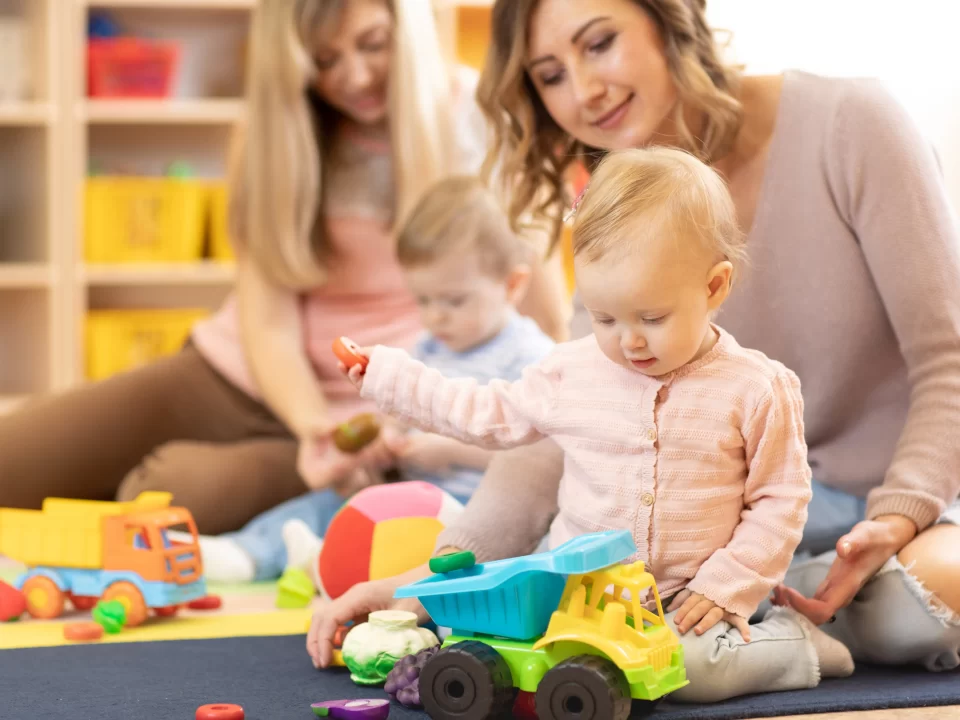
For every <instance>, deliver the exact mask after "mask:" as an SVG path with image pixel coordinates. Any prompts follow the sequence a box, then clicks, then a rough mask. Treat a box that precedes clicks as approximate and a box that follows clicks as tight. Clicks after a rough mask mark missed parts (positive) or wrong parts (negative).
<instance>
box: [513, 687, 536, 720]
mask: <svg viewBox="0 0 960 720" xmlns="http://www.w3.org/2000/svg"><path fill="white" fill-rule="evenodd" d="M539 717H540V716H539V715H537V694H536V693H532V692H524V691H523V690H521V691H519V692H518V693H517V699H516V700H515V701H514V703H513V718H514V720H538V718H539Z"/></svg>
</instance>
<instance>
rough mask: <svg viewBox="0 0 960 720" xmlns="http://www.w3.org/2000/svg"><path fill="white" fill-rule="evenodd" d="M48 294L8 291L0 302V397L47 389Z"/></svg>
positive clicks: (48, 381) (43, 292) (41, 290)
mask: <svg viewBox="0 0 960 720" xmlns="http://www.w3.org/2000/svg"><path fill="white" fill-rule="evenodd" d="M50 308H51V302H50V293H49V292H47V291H46V290H44V289H38V288H19V289H8V290H5V291H4V292H3V302H0V347H2V348H3V349H4V353H3V362H0V397H7V396H11V395H13V396H22V395H32V394H35V393H38V392H42V391H44V390H46V389H47V388H48V387H50V372H49V367H50V360H49V359H50V357H51V355H50V332H49V328H50V319H51V318H50Z"/></svg>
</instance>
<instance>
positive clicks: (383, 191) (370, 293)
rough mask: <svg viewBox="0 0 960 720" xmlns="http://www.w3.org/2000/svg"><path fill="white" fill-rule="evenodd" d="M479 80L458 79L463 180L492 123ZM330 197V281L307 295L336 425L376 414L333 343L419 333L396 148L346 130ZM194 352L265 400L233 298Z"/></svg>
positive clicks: (305, 314)
mask: <svg viewBox="0 0 960 720" xmlns="http://www.w3.org/2000/svg"><path fill="white" fill-rule="evenodd" d="M476 82H477V77H476V73H474V72H473V71H472V70H470V69H467V68H459V69H458V74H457V76H456V88H455V90H456V94H455V96H456V101H457V105H456V107H455V109H454V112H455V114H456V130H457V140H458V147H457V150H458V157H457V166H458V167H457V168H456V170H457V171H459V172H476V171H478V170H479V168H480V165H481V163H482V162H483V158H484V155H485V152H486V124H485V120H484V119H483V116H482V114H481V111H480V109H479V107H478V106H477V105H476V102H475V99H474V95H475V89H476ZM329 163H330V164H329V167H330V168H331V169H330V175H329V177H328V179H327V181H326V185H325V188H326V189H325V192H326V196H325V198H324V200H325V202H324V205H325V210H326V216H325V218H324V222H325V229H326V232H327V233H328V237H329V239H330V242H331V245H332V247H333V249H334V251H335V252H334V254H335V259H334V261H333V262H332V264H331V266H330V268H329V279H328V281H327V283H326V284H325V285H324V286H323V287H320V288H318V289H316V290H314V291H312V292H309V293H306V294H304V295H303V296H302V297H301V304H300V305H301V313H302V318H303V333H304V343H305V346H306V348H307V352H308V354H309V356H310V359H311V361H312V363H313V367H314V369H315V370H316V373H317V379H318V380H319V382H320V386H321V388H322V390H323V392H324V395H325V397H326V398H327V401H328V402H329V405H330V408H329V409H330V414H331V419H332V420H333V421H335V422H338V421H342V420H345V419H347V418H349V417H351V416H352V415H355V414H356V413H359V412H364V411H370V410H372V409H374V408H373V406H372V404H371V403H369V402H367V401H364V400H362V399H361V398H359V397H357V393H356V390H354V388H353V386H352V385H350V384H349V382H347V381H346V380H345V379H344V378H343V376H342V375H341V374H340V372H339V371H338V369H337V361H336V358H335V357H334V356H333V353H332V352H331V350H330V346H331V344H332V343H333V340H334V339H335V338H337V337H338V336H340V335H349V336H350V337H351V338H353V339H354V340H356V341H357V342H359V343H361V345H373V344H375V343H378V342H380V343H386V344H389V345H393V346H399V347H410V346H412V344H413V342H414V340H415V339H416V338H417V336H418V335H419V333H420V332H421V324H420V317H419V312H418V309H417V305H416V301H415V299H414V298H413V297H412V296H411V295H410V293H409V291H408V290H407V287H406V284H405V282H404V278H403V274H402V272H401V269H400V266H399V265H398V263H397V261H396V252H395V249H396V241H395V238H394V236H393V234H392V232H391V218H392V214H393V206H394V202H393V200H394V182H393V162H392V156H391V152H390V146H389V144H385V143H381V142H375V141H372V140H370V139H369V138H367V137H364V136H363V135H362V134H361V133H360V132H358V131H357V130H356V129H351V128H349V127H348V128H347V129H346V130H345V131H344V132H342V134H341V136H340V137H339V138H338V142H337V143H334V144H333V148H332V157H331V158H330V161H329ZM192 338H193V341H194V344H195V345H196V346H197V348H198V349H199V351H200V352H201V353H202V354H203V356H204V357H205V358H206V359H207V361H208V362H209V363H210V364H211V365H212V366H213V367H214V368H215V369H216V370H217V371H218V372H220V374H222V375H223V376H224V377H226V378H227V379H228V380H230V381H231V382H232V383H234V384H235V385H236V386H237V387H239V388H241V389H242V390H244V391H245V392H247V393H248V394H250V395H251V396H252V397H255V398H257V399H261V395H260V392H259V390H258V388H257V387H256V383H255V382H254V379H253V376H252V374H251V372H250V369H249V366H248V364H247V361H246V358H245V355H244V351H243V345H242V342H241V338H240V323H239V316H238V312H237V303H236V298H235V296H231V297H229V298H228V299H227V301H226V302H225V303H224V305H223V307H222V308H221V309H220V310H219V311H218V312H217V313H216V314H214V315H213V316H212V317H210V318H208V319H207V320H204V321H202V322H200V323H199V324H197V326H196V327H195V328H194V330H193V335H192Z"/></svg>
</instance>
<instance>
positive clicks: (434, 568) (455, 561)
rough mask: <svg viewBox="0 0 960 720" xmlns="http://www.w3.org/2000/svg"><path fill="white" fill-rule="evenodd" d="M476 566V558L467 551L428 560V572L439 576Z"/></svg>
mask: <svg viewBox="0 0 960 720" xmlns="http://www.w3.org/2000/svg"><path fill="white" fill-rule="evenodd" d="M476 564H477V558H476V556H475V555H474V554H473V553H472V552H470V551H469V550H465V551H463V552H457V553H447V554H446V555H438V556H437V557H434V558H430V572H432V573H434V574H436V575H440V574H442V573H448V572H453V571H454V570H466V569H468V568H472V567H473V566H474V565H476Z"/></svg>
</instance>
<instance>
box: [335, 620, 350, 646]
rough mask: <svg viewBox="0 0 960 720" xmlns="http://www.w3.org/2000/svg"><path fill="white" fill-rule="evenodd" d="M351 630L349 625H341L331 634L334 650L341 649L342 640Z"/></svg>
mask: <svg viewBox="0 0 960 720" xmlns="http://www.w3.org/2000/svg"><path fill="white" fill-rule="evenodd" d="M352 629H353V627H352V626H350V625H341V626H340V627H338V628H337V630H336V632H334V633H333V646H334V647H335V648H342V647H343V639H344V638H345V637H346V636H347V633H348V632H350V631H351V630H352Z"/></svg>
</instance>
